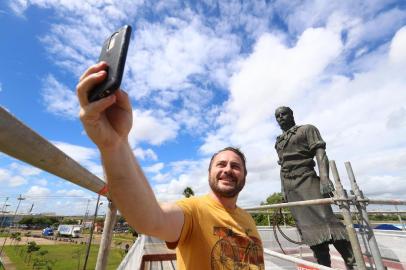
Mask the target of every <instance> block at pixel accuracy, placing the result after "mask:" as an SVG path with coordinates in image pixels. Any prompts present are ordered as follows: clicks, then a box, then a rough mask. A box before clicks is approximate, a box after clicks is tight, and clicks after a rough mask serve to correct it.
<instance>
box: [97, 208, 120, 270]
mask: <svg viewBox="0 0 406 270" xmlns="http://www.w3.org/2000/svg"><path fill="white" fill-rule="evenodd" d="M116 217H117V208H116V207H115V205H114V204H113V202H111V201H109V205H108V208H107V213H106V219H105V220H104V226H103V234H102V239H101V242H100V247H99V253H98V255H97V261H96V268H95V269H96V270H105V269H107V258H108V256H109V252H110V243H111V240H112V238H113V234H112V231H113V229H114V225H115V224H116Z"/></svg>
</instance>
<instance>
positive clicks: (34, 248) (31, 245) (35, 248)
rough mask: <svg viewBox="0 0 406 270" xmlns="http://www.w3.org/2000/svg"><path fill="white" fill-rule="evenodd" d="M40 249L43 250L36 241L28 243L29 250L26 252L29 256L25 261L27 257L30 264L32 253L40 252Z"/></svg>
mask: <svg viewBox="0 0 406 270" xmlns="http://www.w3.org/2000/svg"><path fill="white" fill-rule="evenodd" d="M40 248H41V247H40V246H38V245H37V243H36V242H35V241H31V242H28V244H27V250H26V252H27V255H26V257H25V259H27V256H28V263H30V262H31V256H32V253H33V252H35V251H38V250H39V249H40Z"/></svg>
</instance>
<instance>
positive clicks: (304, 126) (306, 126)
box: [298, 124, 318, 131]
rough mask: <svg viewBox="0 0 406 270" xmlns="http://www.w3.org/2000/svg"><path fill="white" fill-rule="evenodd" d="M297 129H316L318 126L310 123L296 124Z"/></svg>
mask: <svg viewBox="0 0 406 270" xmlns="http://www.w3.org/2000/svg"><path fill="white" fill-rule="evenodd" d="M298 130H303V131H306V130H318V128H317V127H316V126H314V125H312V124H305V125H301V126H298Z"/></svg>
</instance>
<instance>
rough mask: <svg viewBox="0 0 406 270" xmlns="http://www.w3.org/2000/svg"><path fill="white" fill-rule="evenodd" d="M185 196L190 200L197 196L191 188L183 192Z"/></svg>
mask: <svg viewBox="0 0 406 270" xmlns="http://www.w3.org/2000/svg"><path fill="white" fill-rule="evenodd" d="M183 196H185V197H186V198H189V197H191V196H195V193H194V192H193V189H192V188H191V187H186V188H185V190H184V191H183Z"/></svg>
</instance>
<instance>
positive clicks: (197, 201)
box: [167, 195, 264, 270]
mask: <svg viewBox="0 0 406 270" xmlns="http://www.w3.org/2000/svg"><path fill="white" fill-rule="evenodd" d="M176 204H177V205H179V206H180V207H181V208H182V210H183V213H184V215H185V222H184V225H183V228H182V232H181V235H180V237H179V240H178V242H176V243H167V246H168V247H169V248H172V249H173V248H177V249H176V259H177V267H178V268H177V269H178V270H182V269H185V270H199V269H201V270H210V269H211V270H214V269H247V270H248V269H261V270H262V269H264V256H263V248H262V242H261V239H260V236H259V234H258V231H257V228H256V226H255V222H254V220H253V219H252V217H251V215H250V214H248V213H247V212H245V211H244V210H242V209H241V208H239V207H237V208H236V209H233V210H229V209H225V208H224V207H223V206H222V205H221V204H220V203H219V202H217V201H215V200H214V199H213V198H211V197H210V195H205V196H201V197H190V198H187V199H183V200H180V201H178V202H177V203H176ZM237 266H238V267H239V268H238V267H237Z"/></svg>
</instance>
